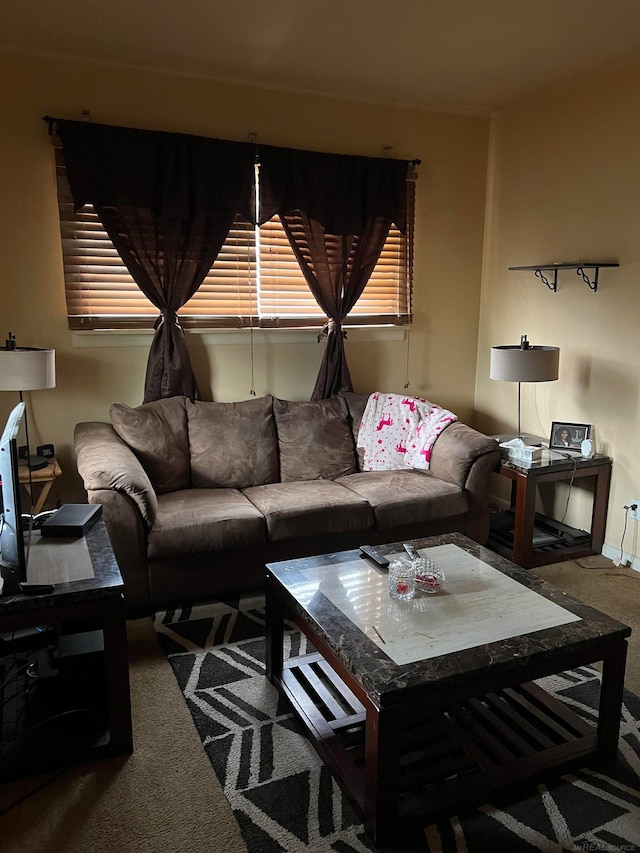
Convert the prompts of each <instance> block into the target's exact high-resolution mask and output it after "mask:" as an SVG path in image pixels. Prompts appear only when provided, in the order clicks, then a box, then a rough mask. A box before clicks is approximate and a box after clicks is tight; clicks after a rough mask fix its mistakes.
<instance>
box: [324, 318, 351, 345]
mask: <svg viewBox="0 0 640 853" xmlns="http://www.w3.org/2000/svg"><path fill="white" fill-rule="evenodd" d="M335 332H338V333H341V334H342V338H343V340H345V341H346V339H347V333H346V332H345V330H344V329H343V328H342V323H340V322H338V321H337V320H327V322H326V323H325V324H324V326H323V327H322V328H321V329H320V332H319V334H318V338H317V340H318V343H320V342H321V341H322V340H324V338H328V337H329V335H333V334H334V333H335Z"/></svg>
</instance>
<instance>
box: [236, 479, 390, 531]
mask: <svg viewBox="0 0 640 853" xmlns="http://www.w3.org/2000/svg"><path fill="white" fill-rule="evenodd" d="M243 494H244V495H245V497H247V498H248V499H249V500H250V501H251V503H252V504H254V505H255V506H256V507H257V508H258V509H259V510H260V512H261V513H262V514H263V515H264V517H265V519H266V522H267V530H268V535H269V539H270V540H271V541H275V540H277V539H295V538H298V537H300V536H315V535H317V534H331V533H344V532H347V531H351V530H369V529H370V528H371V527H373V512H372V510H371V507H370V506H369V504H368V503H367V502H366V501H365V500H363V499H362V498H360V497H358V496H357V495H356V494H354V493H353V492H352V491H349V489H345V488H344V487H343V486H340V485H338V484H337V483H333V482H331V481H329V480H315V481H305V482H295V483H294V482H288V483H273V484H272V485H269V486H256V487H254V488H251V489H245V490H244V492H243Z"/></svg>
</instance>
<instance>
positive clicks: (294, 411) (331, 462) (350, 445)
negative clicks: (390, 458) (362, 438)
mask: <svg viewBox="0 0 640 853" xmlns="http://www.w3.org/2000/svg"><path fill="white" fill-rule="evenodd" d="M273 411H274V414H275V418H276V427H277V430H278V449H279V452H280V480H281V481H282V482H283V483H288V482H296V481H300V480H321V479H323V480H336V479H337V478H338V477H344V476H345V475H346V474H353V473H355V471H356V470H357V468H356V456H355V445H354V441H353V435H352V433H351V427H350V426H349V421H348V417H347V404H346V403H345V401H344V399H343V398H342V397H330V398H329V399H327V400H317V401H315V402H312V403H293V402H290V401H289V400H278V399H277V398H276V399H274V401H273Z"/></svg>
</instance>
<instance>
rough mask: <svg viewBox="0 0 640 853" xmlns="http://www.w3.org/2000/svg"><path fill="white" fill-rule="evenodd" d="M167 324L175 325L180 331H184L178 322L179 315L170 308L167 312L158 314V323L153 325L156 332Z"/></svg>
mask: <svg viewBox="0 0 640 853" xmlns="http://www.w3.org/2000/svg"><path fill="white" fill-rule="evenodd" d="M166 322H169V323H175V324H176V326H177V327H178V328H179V329H180V331H182V326H181V325H180V321H179V320H178V315H177V314H176V312H175V311H172V310H171V309H170V308H168V309H167V310H166V311H163V312H162V314H158V316H157V317H156V321H155V323H154V324H153V328H154V330H155V329H159V328H160V326H161V325H162V324H163V323H166Z"/></svg>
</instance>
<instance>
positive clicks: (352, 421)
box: [338, 391, 371, 471]
mask: <svg viewBox="0 0 640 853" xmlns="http://www.w3.org/2000/svg"><path fill="white" fill-rule="evenodd" d="M338 396H339V397H344V399H345V401H346V403H347V409H348V412H349V426H350V427H351V432H352V434H353V443H354V444H355V446H356V457H357V460H358V470H359V471H364V448H362V447H359V446H358V433H359V432H360V424H361V423H362V416H363V415H364V410H365V409H366V408H367V402H368V401H369V397H370V396H371V395H370V394H355V393H354V392H353V391H341V392H340V394H339V395H338Z"/></svg>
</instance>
